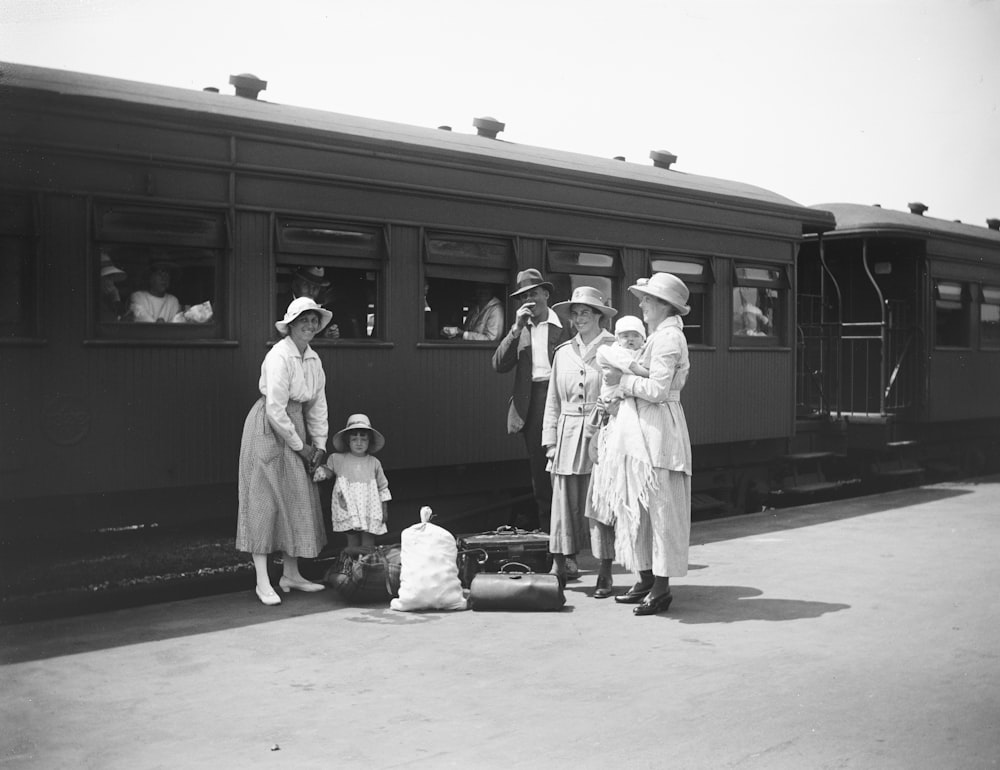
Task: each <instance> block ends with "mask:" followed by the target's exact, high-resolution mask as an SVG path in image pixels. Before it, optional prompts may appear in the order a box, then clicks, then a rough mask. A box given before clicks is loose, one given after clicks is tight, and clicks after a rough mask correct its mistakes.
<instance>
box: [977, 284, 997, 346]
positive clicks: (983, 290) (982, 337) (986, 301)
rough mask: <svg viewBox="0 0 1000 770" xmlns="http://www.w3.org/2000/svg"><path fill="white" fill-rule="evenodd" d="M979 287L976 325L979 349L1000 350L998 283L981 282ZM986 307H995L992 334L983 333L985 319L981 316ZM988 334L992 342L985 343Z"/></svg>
mask: <svg viewBox="0 0 1000 770" xmlns="http://www.w3.org/2000/svg"><path fill="white" fill-rule="evenodd" d="M978 289H979V317H978V327H979V349H980V350H998V351H1000V283H997V284H996V285H994V284H988V283H983V284H979V285H978ZM988 292H992V293H993V294H994V296H993V297H990V296H989V295H988ZM987 307H993V308H996V309H997V316H998V320H997V321H995V322H994V324H995V326H996V332H995V333H994V334H993V335H986V334H984V333H983V331H984V328H985V326H986V323H987V322H986V320H985V319H984V318H983V310H984V309H985V308H987ZM989 336H992V338H993V340H994V341H993V342H992V343H991V344H986V341H987V339H988V337H989Z"/></svg>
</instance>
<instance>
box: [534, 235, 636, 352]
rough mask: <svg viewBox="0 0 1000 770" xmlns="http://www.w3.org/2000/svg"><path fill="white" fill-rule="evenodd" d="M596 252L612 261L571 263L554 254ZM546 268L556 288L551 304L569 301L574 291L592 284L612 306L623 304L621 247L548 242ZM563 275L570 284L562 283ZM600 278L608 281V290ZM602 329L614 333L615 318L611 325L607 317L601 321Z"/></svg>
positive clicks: (565, 321)
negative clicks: (591, 263)
mask: <svg viewBox="0 0 1000 770" xmlns="http://www.w3.org/2000/svg"><path fill="white" fill-rule="evenodd" d="M562 252H565V253H573V252H575V253H577V254H593V255H596V256H604V257H607V258H608V260H609V264H607V265H580V264H577V265H568V264H565V263H561V262H560V261H559V260H558V259H557V258H555V257H554V255H556V254H559V253H562ZM545 268H546V278H548V280H549V282H550V283H551V284H552V285H553V286H554V287H555V292H554V297H552V298H550V300H549V305H550V306H551V305H554V304H556V303H557V302H564V301H566V300H569V299H570V298H571V297H572V295H573V291H574V290H575V289H577V288H578V287H580V286H592V287H593V288H595V289H597V290H598V291H599V292H601V294H603V295H604V298H605V300H606V301H608V302H610V303H611V306H612V307H614V308H618V307H620V306H621V296H622V295H621V285H622V279H623V277H624V275H625V270H624V266H623V262H622V250H621V249H620V248H617V247H614V246H604V245H594V244H581V243H573V242H566V241H555V242H552V241H546V243H545ZM562 276H568V278H567V279H566V281H568V287H565V286H563V285H562V284H563V283H564V280H563V279H562ZM595 279H600V280H603V281H606V282H607V283H608V289H607V290H605V288H604V287H603V286H602V285H600V284H599V283H598V281H597V280H595ZM561 320H562V321H563V323H568V322H569V316H568V314H567V316H566V317H565V318H562V319H561ZM601 323H602V328H604V327H607V328H608V330H609V331H611V332H612V333H613V332H614V323H613V321H612V322H611V323H610V324H608V323H607V322H606V321H605V320H604V319H602V321H601Z"/></svg>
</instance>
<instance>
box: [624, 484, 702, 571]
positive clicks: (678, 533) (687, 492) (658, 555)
mask: <svg viewBox="0 0 1000 770" xmlns="http://www.w3.org/2000/svg"><path fill="white" fill-rule="evenodd" d="M656 475H657V482H658V485H659V486H658V488H657V490H656V492H655V493H654V494H652V495H650V499H649V506H648V507H647V506H642V507H641V508H640V509H639V530H638V532H637V533H636V542H635V559H636V566H635V569H636V570H637V571H638V570H652V571H653V574H654V575H655V576H656V577H684V576H685V575H686V574H687V571H688V548H689V546H690V543H691V477H690V476H688V475H687V474H686V473H682V472H681V471H668V470H664V469H662V468H658V469H657V470H656ZM617 534H619V533H616V535H617Z"/></svg>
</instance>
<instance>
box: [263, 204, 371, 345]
mask: <svg viewBox="0 0 1000 770" xmlns="http://www.w3.org/2000/svg"><path fill="white" fill-rule="evenodd" d="M275 240H276V241H277V251H276V255H275V261H276V263H277V264H276V268H277V278H276V282H275V286H276V288H275V308H274V314H275V317H276V318H280V317H281V316H282V315H284V312H285V309H286V308H287V307H288V305H289V303H290V302H291V301H292V300H293V299H294V298H295V297H299V296H309V297H312V298H313V299H315V300H316V302H318V303H319V304H320V305H323V306H324V307H326V308H327V309H328V310H330V311H332V312H333V321H332V322H331V324H330V326H329V327H328V328H327V329H326V331H325V332H324V335H323V336H324V338H325V339H328V340H332V339H335V338H339V339H345V340H355V339H378V338H380V337H381V336H382V330H381V305H382V300H381V297H382V290H383V286H382V274H383V268H384V265H385V260H386V255H387V254H388V249H387V247H386V241H385V231H384V230H383V229H382V228H379V227H367V226H363V225H353V224H341V223H334V222H326V221H315V220H313V221H307V220H297V219H285V218H283V217H279V218H278V219H277V221H276V225H275Z"/></svg>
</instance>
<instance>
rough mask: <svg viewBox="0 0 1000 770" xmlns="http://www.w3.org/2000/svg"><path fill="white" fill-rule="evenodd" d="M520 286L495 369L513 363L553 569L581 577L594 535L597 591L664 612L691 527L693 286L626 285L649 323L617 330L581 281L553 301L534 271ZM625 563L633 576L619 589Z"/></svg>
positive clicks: (669, 278) (510, 423) (511, 428)
mask: <svg viewBox="0 0 1000 770" xmlns="http://www.w3.org/2000/svg"><path fill="white" fill-rule="evenodd" d="M517 283H518V285H517V288H516V289H515V290H514V291H513V292H512V293H511V296H512V297H514V298H516V300H517V301H518V302H519V303H520V306H519V307H518V310H517V311H516V313H515V321H514V324H513V325H512V326H511V329H510V331H509V332H508V333H507V334H506V335H505V336H504V338H503V339H502V340H501V341H500V344H499V346H498V347H497V350H496V352H495V354H494V356H493V368H494V369H495V370H496V371H497V372H509V371H511V370H514V372H515V374H514V391H513V395H512V397H511V400H510V405H509V407H508V413H507V429H508V432H510V433H520V434H522V435H523V437H524V441H525V446H526V448H527V451H528V462H529V466H530V467H531V478H532V486H533V490H534V495H535V503H536V506H537V509H538V524H539V527H540V528H541V529H545V530H547V531H548V532H549V551H550V552H551V553H552V557H553V565H552V570H553V572H554V573H555V574H556V575H557V576H558V577H559V579H560V580H561V581H568V580H573V579H575V578H576V577H577V576H578V568H577V565H576V556H577V554H578V553H579V551H580V550H581V549H582V548H585V547H586V546H587V545H588V540H589V545H590V548H591V551H592V553H593V555H594V556H595V557H596V558H597V559H598V560H599V568H598V574H597V582H596V587H595V590H594V594H593V595H594V597H595V598H599V599H601V598H607V597H609V596H615V601H616V602H619V603H622V604H634V605H636V606H635V608H634V612H635V614H636V615H652V614H656V613H659V612H665V611H666V610H667V609H668V608H669V607H670V603H671V601H672V594H671V591H670V578H671V577H682V576H684V575H686V574H687V567H688V563H687V556H688V545H689V542H690V532H691V442H690V438H689V436H688V430H687V423H686V421H685V418H684V410H683V408H682V407H681V404H680V392H681V390H682V389H683V387H684V384H685V382H686V380H687V375H688V371H689V369H690V363H689V358H688V349H687V342H686V340H685V338H684V332H683V328H684V325H683V322H682V321H681V317H682V316H684V315H686V314H687V313H688V312H689V311H690V307H689V306H688V304H687V302H688V297H689V293H688V288H687V286H685V285H684V282H683V281H681V280H680V279H679V278H677V277H676V276H674V275H672V274H669V273H655V274H654V275H653V276H652V277H651V278H649V279H642V280H640V281H638V282H637V283H636V284H635V285H634V286H630V287H629V291H630V292H631V293H632V294H633V295H635V296H636V297H638V298H639V307H640V308H641V310H642V316H643V322H645V323H644V324H643V322H640V321H639V319H638V318H635V317H634V316H626V317H624V318H622V319H620V320H619V322H618V323H617V324H616V326H615V332H616V334H615V335H612V334H611V333H610V332H609V331H608V330H607V329H606V328H605V326H607V325H610V322H611V320H612V319H613V318H614V317H615V316H616V315H617V314H618V312H617V310H615V309H614V308H613V307H611V306H610V305H609V304H608V302H607V301H606V299H605V298H604V297H603V296H601V294H600V292H599V291H598V290H597V289H595V288H592V287H589V286H580V287H578V288H577V289H575V290H574V291H573V295H572V296H571V297H570V299H569V300H567V301H565V302H559V303H556V304H555V305H553V306H552V307H551V308H550V307H549V298H550V297H551V295H552V292H553V287H552V284H551V283H549V282H548V281H546V280H544V278H543V277H542V275H541V273H540V272H539V271H538V270H534V269H529V270H524V271H522V272H521V273H519V274H518V277H517ZM560 309H562V310H565V311H566V312H568V318H569V320H570V321H571V322H572V326H573V327H574V329H575V330H576V333H575V334H572V333H571V331H570V330H569V329H567V328H565V326H564V325H563V323H562V320H561V319H560V316H559V313H557V312H556V311H557V310H560ZM616 337H617V339H616ZM640 343H641V344H640ZM615 348H617V349H615ZM616 560H617V561H618V562H620V563H621V564H623V565H624V566H626V567H627V568H630V569H632V570H633V571H634V572H635V573H636V574H637V579H636V582H635V584H634V585H633V586H632V587H631V588H629V589H628V591H626V592H625V593H623V594H619V595H615V593H614V589H613V588H612V574H611V570H612V564H613V562H614V561H616Z"/></svg>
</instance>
